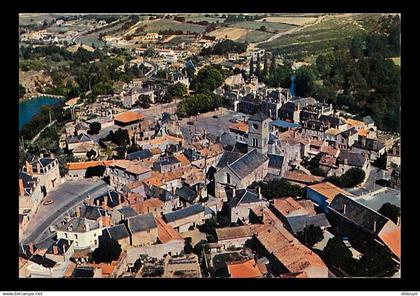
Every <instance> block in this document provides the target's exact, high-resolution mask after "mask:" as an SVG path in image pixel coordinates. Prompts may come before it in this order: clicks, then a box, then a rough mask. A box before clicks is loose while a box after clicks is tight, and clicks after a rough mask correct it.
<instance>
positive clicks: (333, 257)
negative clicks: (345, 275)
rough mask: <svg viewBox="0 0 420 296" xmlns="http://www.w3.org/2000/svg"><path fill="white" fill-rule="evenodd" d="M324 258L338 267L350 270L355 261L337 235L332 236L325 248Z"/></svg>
mask: <svg viewBox="0 0 420 296" xmlns="http://www.w3.org/2000/svg"><path fill="white" fill-rule="evenodd" d="M322 257H323V259H324V260H325V262H327V263H328V264H331V265H333V266H335V267H337V268H342V269H344V270H348V269H349V268H350V267H351V265H352V263H353V255H352V253H351V251H350V250H349V249H348V248H347V247H346V245H345V244H344V242H343V241H342V240H341V239H340V238H339V237H337V236H335V237H333V238H330V239H329V241H328V242H327V245H326V246H325V248H324V252H323V256H322Z"/></svg>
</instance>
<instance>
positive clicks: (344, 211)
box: [343, 205, 347, 214]
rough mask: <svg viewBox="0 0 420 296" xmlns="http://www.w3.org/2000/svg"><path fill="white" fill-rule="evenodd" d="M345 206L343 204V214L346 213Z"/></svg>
mask: <svg viewBox="0 0 420 296" xmlns="http://www.w3.org/2000/svg"><path fill="white" fill-rule="evenodd" d="M346 206H347V205H344V206H343V214H345V213H346Z"/></svg>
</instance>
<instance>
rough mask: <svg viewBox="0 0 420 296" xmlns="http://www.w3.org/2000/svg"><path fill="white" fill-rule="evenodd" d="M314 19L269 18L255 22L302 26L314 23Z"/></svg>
mask: <svg viewBox="0 0 420 296" xmlns="http://www.w3.org/2000/svg"><path fill="white" fill-rule="evenodd" d="M316 19H317V18H316V17H293V16H269V17H266V18H264V19H260V20H257V22H264V20H265V22H264V23H282V24H289V25H295V26H303V25H306V24H310V23H313V22H315V21H316Z"/></svg>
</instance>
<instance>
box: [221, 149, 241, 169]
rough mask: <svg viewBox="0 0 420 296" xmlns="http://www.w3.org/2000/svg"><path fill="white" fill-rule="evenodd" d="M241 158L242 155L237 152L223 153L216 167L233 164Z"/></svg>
mask: <svg viewBox="0 0 420 296" xmlns="http://www.w3.org/2000/svg"><path fill="white" fill-rule="evenodd" d="M242 156H243V154H242V153H239V152H230V151H225V152H224V153H223V155H222V157H221V158H220V160H219V162H218V163H217V165H216V167H217V168H223V167H225V166H226V165H227V164H228V163H233V162H235V160H237V159H239V158H241V157H242Z"/></svg>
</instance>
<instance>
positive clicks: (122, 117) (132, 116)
mask: <svg viewBox="0 0 420 296" xmlns="http://www.w3.org/2000/svg"><path fill="white" fill-rule="evenodd" d="M143 118H144V115H143V114H140V113H137V112H133V111H127V112H124V113H120V114H118V115H117V116H115V117H114V120H116V121H120V122H124V123H129V122H132V121H136V120H140V119H143Z"/></svg>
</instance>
